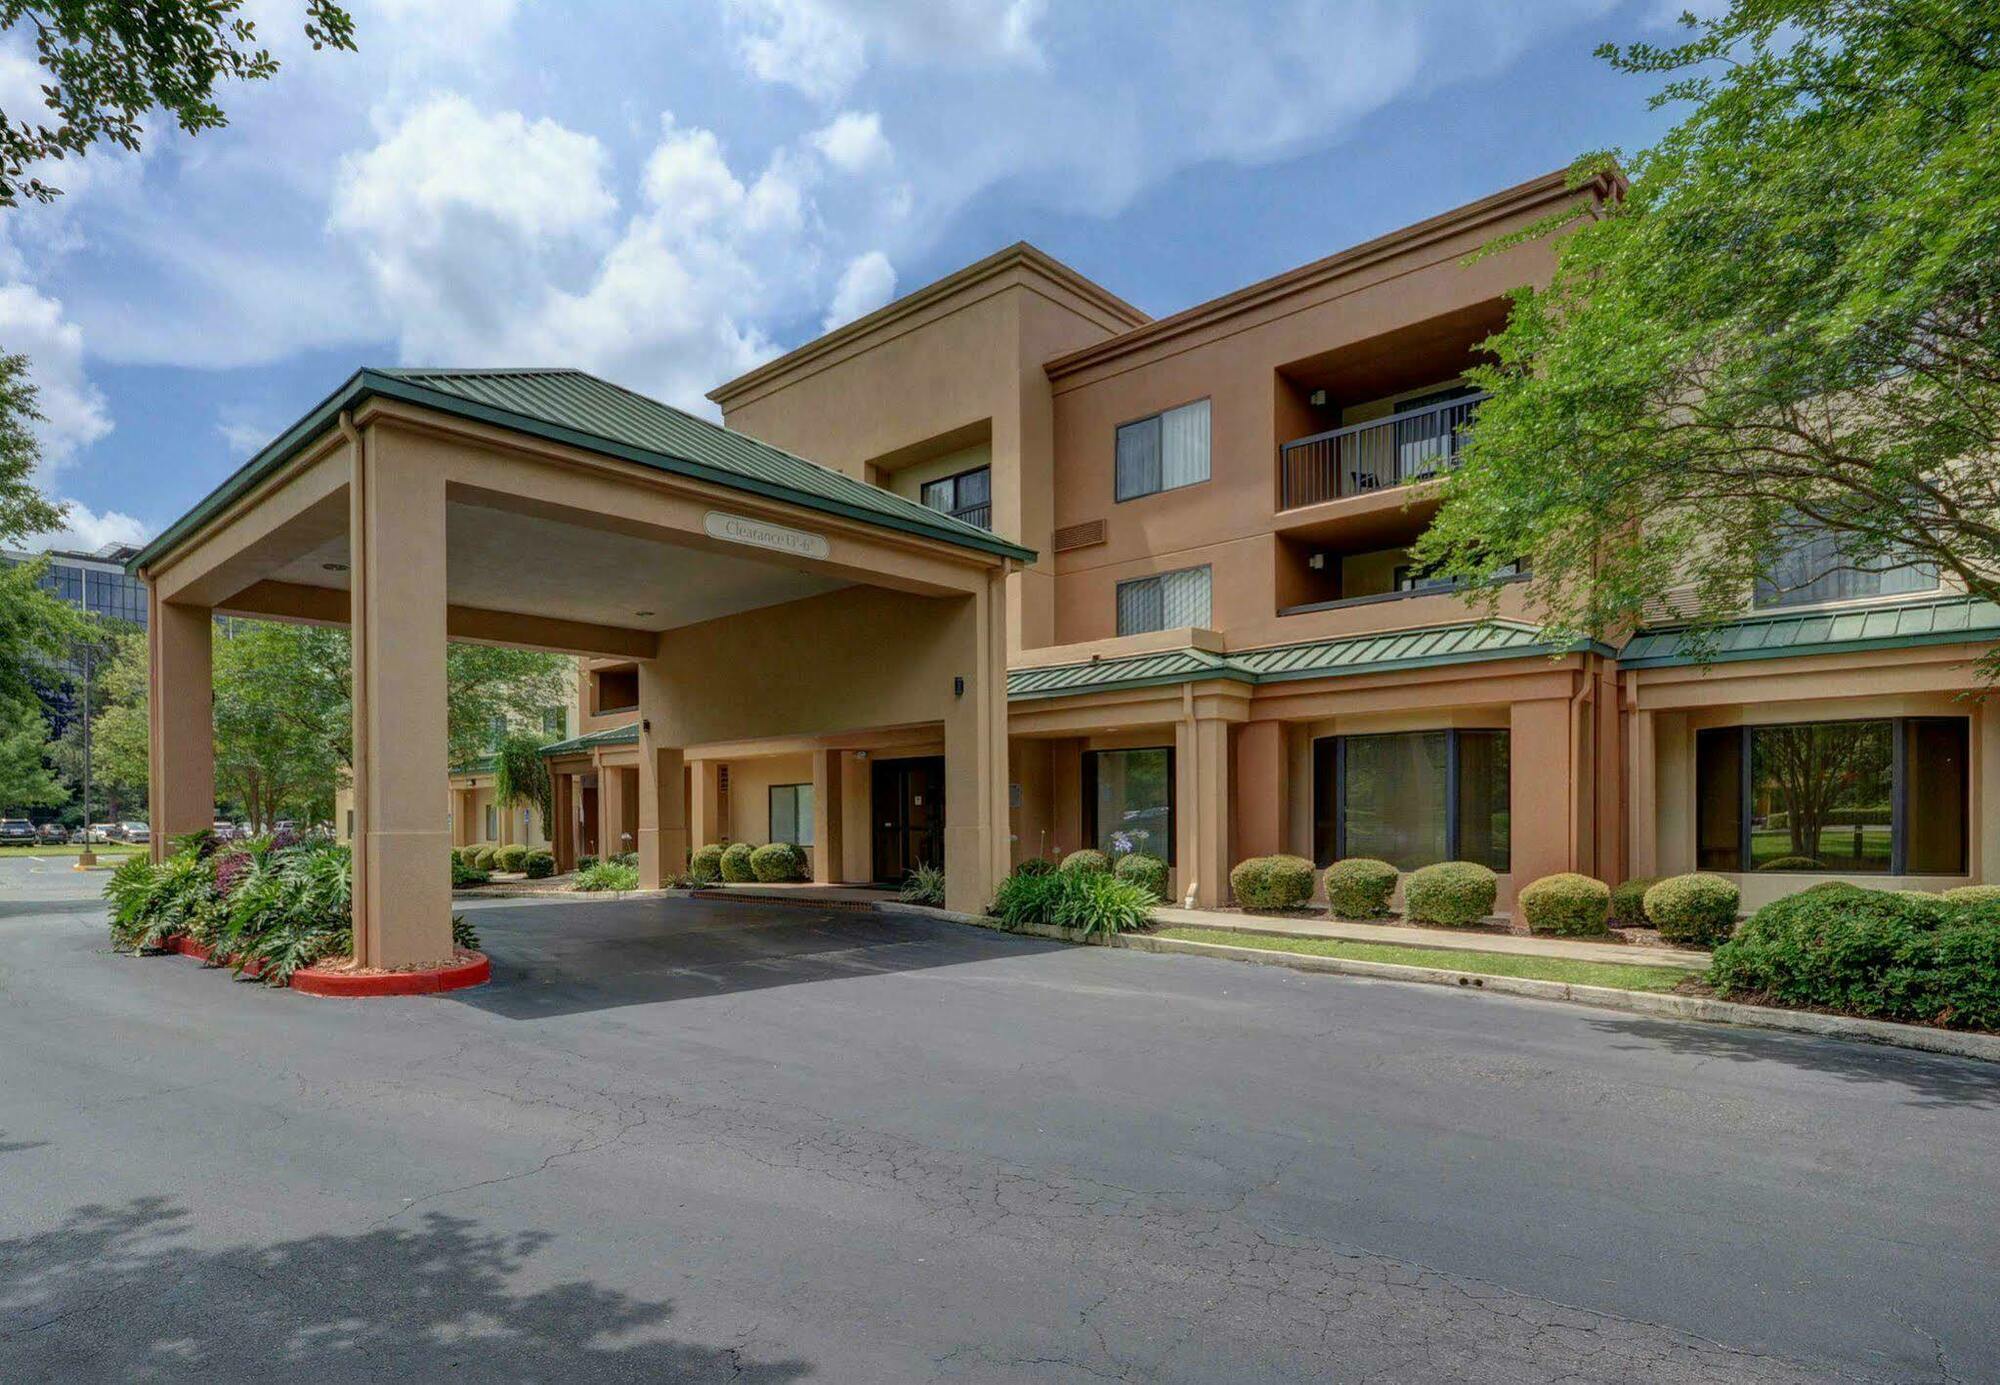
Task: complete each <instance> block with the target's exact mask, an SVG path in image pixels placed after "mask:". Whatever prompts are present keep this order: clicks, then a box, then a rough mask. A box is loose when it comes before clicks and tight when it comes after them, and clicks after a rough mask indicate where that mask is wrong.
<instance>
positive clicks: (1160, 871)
mask: <svg viewBox="0 0 2000 1385" xmlns="http://www.w3.org/2000/svg"><path fill="white" fill-rule="evenodd" d="M1111 873H1112V874H1113V875H1115V876H1117V877H1118V878H1119V879H1120V880H1123V881H1125V882H1126V883H1127V884H1132V885H1137V886H1138V887H1139V888H1140V889H1142V890H1144V891H1146V893H1148V894H1150V895H1151V896H1152V897H1153V898H1155V899H1165V898H1166V897H1167V863H1166V862H1165V861H1162V860H1161V859H1160V858H1159V857H1157V856H1155V855H1153V854H1152V853H1151V852H1146V851H1133V852H1129V853H1127V854H1126V855H1123V856H1120V857H1119V858H1118V861H1117V864H1115V865H1113V866H1112V867H1111Z"/></svg>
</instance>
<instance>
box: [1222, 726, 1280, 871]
mask: <svg viewBox="0 0 2000 1385" xmlns="http://www.w3.org/2000/svg"><path fill="white" fill-rule="evenodd" d="M1290 767H1291V766H1290V763H1289V760H1288V757H1287V755H1286V749H1285V726H1284V723H1283V722H1278V721H1252V722H1246V723H1244V724H1243V725H1242V726H1241V727H1239V728H1237V732H1236V773H1235V776H1234V780H1233V783H1232V785H1231V787H1232V788H1233V789H1234V790H1235V796H1236V813H1235V826H1236V844H1235V850H1234V854H1235V856H1236V857H1237V858H1238V859H1241V858H1243V857H1247V856H1277V855H1280V854H1282V853H1283V852H1284V850H1285V835H1286V834H1285V826H1286V823H1285V809H1286V802H1287V799H1288V797H1289V795H1288V794H1287V793H1286V781H1287V779H1288V778H1289V777H1290V776H1289V770H1290Z"/></svg>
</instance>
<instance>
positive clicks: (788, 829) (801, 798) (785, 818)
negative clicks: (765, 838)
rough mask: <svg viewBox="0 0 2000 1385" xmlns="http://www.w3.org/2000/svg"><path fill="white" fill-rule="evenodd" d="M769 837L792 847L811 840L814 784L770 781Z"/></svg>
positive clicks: (809, 843)
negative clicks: (775, 782) (771, 783)
mask: <svg viewBox="0 0 2000 1385" xmlns="http://www.w3.org/2000/svg"><path fill="white" fill-rule="evenodd" d="M771 840H772V841H774V842H790V843H791V844H792V845H793V846H811V845H812V843H813V786H812V785H810V784H773V785H772V786H771Z"/></svg>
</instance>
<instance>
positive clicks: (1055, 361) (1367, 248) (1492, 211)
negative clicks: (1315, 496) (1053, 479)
mask: <svg viewBox="0 0 2000 1385" xmlns="http://www.w3.org/2000/svg"><path fill="white" fill-rule="evenodd" d="M1569 176H1570V171H1569V170H1568V169H1567V168H1564V169H1558V170H1557V171H1555V172H1553V173H1544V174H1542V175H1541V176H1540V177H1538V178H1530V179H1529V180H1528V181H1526V182H1524V183H1517V184H1515V185H1514V186H1513V187H1511V188H1503V189H1502V190H1501V191H1499V192H1496V193H1491V194H1489V195H1487V196H1485V197H1482V198H1480V199H1479V200H1478V201H1476V202H1468V203H1466V204H1465V205H1463V206H1460V207H1454V208H1452V209H1451V210H1450V211H1446V212H1441V213H1439V214H1438V215H1436V216H1433V217H1428V218H1426V219H1425V220H1423V221H1418V222H1415V223H1413V224H1411V225H1409V226H1404V227H1401V228H1400V229H1398V230H1394V231H1390V232H1388V233H1386V234H1384V235H1380V236H1376V237H1375V238H1374V239H1372V240H1365V241H1363V242H1361V243H1360V244H1359V245H1355V246H1350V247H1348V248H1347V249H1345V250H1339V251H1335V252H1334V253H1333V254H1331V255H1328V256H1326V257H1325V258H1323V259H1318V260H1314V261H1313V262H1312V263H1310V264H1305V265H1300V266H1299V267H1297V268H1296V269H1288V270H1285V271H1284V272H1282V273H1279V274H1274V275H1272V276H1271V277H1270V278H1268V279H1261V280H1259V281H1258V282H1256V283H1254V284H1249V285H1246V286H1245V287H1243V288H1240V289H1235V290H1232V291H1231V292H1229V293H1226V294H1223V295H1222V296H1221V297H1220V298H1211V299H1209V300H1208V301H1206V302H1204V303H1197V304H1195V305H1194V306H1193V307H1189V308H1183V309H1182V310H1181V311H1179V312H1177V313H1171V314H1169V315H1168V316H1166V317H1162V318H1157V319H1155V320H1154V321H1152V322H1150V323H1147V324H1146V325H1144V326H1141V327H1135V328H1134V329H1133V330H1131V331H1129V332H1125V333H1123V334H1121V335H1119V336H1115V337H1112V338H1110V339H1108V340H1106V341H1101V342H1093V343H1092V344H1091V345H1089V346H1084V347H1079V348H1078V349H1077V350H1075V351H1071V352H1068V353H1066V354H1064V355H1061V356H1056V357H1053V358H1051V359H1050V360H1049V361H1047V362H1045V363H1044V365H1043V367H1042V368H1043V370H1044V371H1046V372H1047V373H1048V376H1049V378H1050V379H1051V380H1056V379H1060V378H1062V377H1063V376H1066V375H1074V374H1076V373H1078V372H1079V371H1083V370H1087V369H1089V368H1090V367H1092V366H1094V365H1099V364H1102V363H1103V362H1105V361H1110V360H1115V359H1117V358H1118V357H1120V356H1123V355H1126V354H1128V353H1130V352H1134V351H1140V350H1143V349H1145V348H1146V347H1149V346H1153V345H1156V344H1158V343H1161V342H1166V341H1171V340H1173V339H1174V338H1176V337H1181V336H1186V335H1188V334H1189V333H1192V332H1196V331H1199V330H1200V329H1202V328H1204V327H1207V326H1210V325H1211V324H1214V323H1218V322H1222V321H1226V320H1227V319H1229V318H1232V317H1237V316H1240V315H1242V314H1244V313H1247V312H1251V311H1253V310H1254V309H1257V308H1260V307H1262V306H1264V305H1265V304H1267V303H1269V302H1271V301H1273V300H1275V299H1279V298H1285V297H1289V296H1291V295H1293V294H1297V293H1300V292H1302V291H1304V290H1307V289H1311V288H1314V287H1317V286H1318V285H1320V284H1323V283H1325V282H1327V281H1329V280H1332V279H1337V278H1339V277H1340V276H1341V275H1344V274H1351V273H1353V272H1354V271H1355V270H1357V269H1359V268H1361V267H1363V266H1364V265H1367V264H1369V263H1371V262H1373V261H1377V260H1381V259H1386V258H1388V257H1390V256H1392V255H1398V254H1403V253H1406V252H1407V251H1410V250H1413V249H1416V248H1418V247H1419V246H1422V245H1424V244H1427V243H1430V242H1433V241H1436V240H1440V239H1443V238H1444V237H1446V236H1450V235H1456V234H1459V233H1461V232H1464V231H1466V230H1469V229H1472V228H1475V227H1478V226H1481V225H1484V224H1486V223H1488V222H1492V221H1497V220H1499V219H1500V218H1502V217H1505V216H1508V215H1511V214H1514V213H1516V212H1519V211H1521V210H1523V209H1524V208H1529V207H1533V206H1535V205H1537V204H1539V203H1546V202H1554V201H1559V200H1562V199H1563V198H1565V197H1575V196H1578V195H1581V194H1582V193H1584V192H1585V191H1586V189H1584V188H1571V187H1570V186H1569ZM1612 188H1613V184H1612V182H1611V180H1610V179H1609V178H1607V177H1604V176H1600V177H1599V178H1598V179H1597V180H1596V181H1595V182H1594V183H1593V184H1591V185H1589V189H1590V190H1594V191H1595V192H1596V193H1597V195H1598V196H1600V197H1602V196H1606V195H1608V194H1609V193H1610V192H1611V191H1612Z"/></svg>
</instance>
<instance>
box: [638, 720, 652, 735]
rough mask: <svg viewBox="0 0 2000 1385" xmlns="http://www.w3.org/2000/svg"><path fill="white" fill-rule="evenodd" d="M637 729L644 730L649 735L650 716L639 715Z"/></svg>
mask: <svg viewBox="0 0 2000 1385" xmlns="http://www.w3.org/2000/svg"><path fill="white" fill-rule="evenodd" d="M639 729H640V730H641V731H644V732H646V733H647V734H648V735H651V734H652V731H653V721H652V718H651V717H640V718H639Z"/></svg>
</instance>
